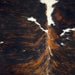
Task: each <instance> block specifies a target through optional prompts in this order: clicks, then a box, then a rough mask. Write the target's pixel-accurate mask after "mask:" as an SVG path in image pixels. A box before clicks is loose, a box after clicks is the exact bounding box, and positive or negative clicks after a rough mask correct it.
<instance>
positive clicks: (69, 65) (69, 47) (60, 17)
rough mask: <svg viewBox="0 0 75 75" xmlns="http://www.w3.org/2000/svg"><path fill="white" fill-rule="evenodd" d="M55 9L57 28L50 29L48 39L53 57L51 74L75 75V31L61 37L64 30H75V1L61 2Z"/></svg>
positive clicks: (65, 0) (53, 14) (64, 0)
mask: <svg viewBox="0 0 75 75" xmlns="http://www.w3.org/2000/svg"><path fill="white" fill-rule="evenodd" d="M53 7H55V8H54V11H53V13H52V18H53V20H54V22H55V26H51V27H50V28H49V36H50V39H48V40H49V41H48V42H49V45H50V47H51V51H52V55H53V56H51V66H50V72H51V75H75V31H69V32H65V33H64V35H63V36H60V34H61V33H62V31H63V29H67V28H75V10H74V9H75V1H74V0H59V2H58V3H56V4H55V5H53ZM67 38H69V39H67ZM61 43H64V45H61Z"/></svg>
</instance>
